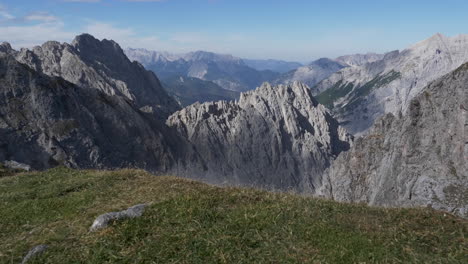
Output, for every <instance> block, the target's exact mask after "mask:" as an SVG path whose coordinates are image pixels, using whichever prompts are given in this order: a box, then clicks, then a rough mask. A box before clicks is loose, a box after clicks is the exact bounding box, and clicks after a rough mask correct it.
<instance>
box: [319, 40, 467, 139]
mask: <svg viewBox="0 0 468 264" xmlns="http://www.w3.org/2000/svg"><path fill="white" fill-rule="evenodd" d="M467 61H468V35H459V36H456V37H445V36H443V35H441V34H436V35H434V36H433V37H431V38H429V39H427V40H425V41H422V42H420V43H417V44H415V45H413V46H412V47H410V48H408V49H405V50H403V51H401V52H400V51H394V52H389V53H387V54H385V56H384V58H383V59H382V60H379V61H375V62H371V63H367V64H364V65H362V66H359V67H348V68H345V69H342V70H340V71H338V72H336V73H334V74H332V75H331V76H330V77H329V78H327V79H325V80H323V81H322V82H320V83H319V84H318V85H317V86H316V87H315V88H314V89H315V90H317V91H318V92H322V94H320V96H319V97H318V100H319V102H321V103H323V104H325V105H327V106H328V107H329V108H330V109H332V111H333V113H334V116H335V117H336V118H337V119H338V120H339V121H340V123H341V124H343V125H344V126H345V127H346V128H347V129H348V130H349V131H350V132H351V133H353V134H362V133H364V132H365V131H366V130H367V129H368V128H370V127H371V126H372V124H373V122H374V120H375V119H376V118H378V117H380V116H382V115H383V114H384V113H393V114H397V113H398V112H400V111H402V112H403V113H404V112H406V110H407V109H408V106H409V103H410V101H411V99H412V98H413V97H414V96H415V95H416V94H418V93H419V92H420V91H421V90H422V89H423V88H424V87H425V86H426V85H427V84H428V83H429V82H431V81H433V80H435V79H437V78H439V77H441V76H443V75H444V74H447V73H449V72H451V71H453V70H455V69H456V68H457V67H459V66H460V65H461V64H463V63H464V62H467Z"/></svg>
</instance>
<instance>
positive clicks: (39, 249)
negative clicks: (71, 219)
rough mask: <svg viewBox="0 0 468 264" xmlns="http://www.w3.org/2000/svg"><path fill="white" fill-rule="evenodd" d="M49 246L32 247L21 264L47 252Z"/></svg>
mask: <svg viewBox="0 0 468 264" xmlns="http://www.w3.org/2000/svg"><path fill="white" fill-rule="evenodd" d="M48 247H49V246H47V245H38V246H35V247H33V248H32V249H31V250H29V252H28V254H26V256H25V257H24V258H23V261H21V264H25V263H27V262H28V261H29V260H30V259H31V258H33V257H35V256H37V255H39V254H42V253H43V252H44V251H46V250H47V248H48Z"/></svg>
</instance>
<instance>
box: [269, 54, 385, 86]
mask: <svg viewBox="0 0 468 264" xmlns="http://www.w3.org/2000/svg"><path fill="white" fill-rule="evenodd" d="M382 57H383V55H381V54H375V53H367V54H354V55H346V56H341V57H338V58H336V59H329V58H321V59H318V60H315V61H313V62H311V63H309V64H308V65H305V66H301V67H299V68H297V69H294V70H291V71H289V72H287V73H283V74H281V75H280V77H279V78H277V79H276V80H272V83H275V84H288V83H293V82H296V81H299V82H302V83H305V84H307V85H308V86H309V87H312V88H313V87H314V86H315V85H316V84H317V83H319V82H320V81H322V80H324V79H326V78H328V77H329V76H330V75H332V74H333V73H335V72H337V71H339V70H341V69H343V68H346V67H353V66H360V65H362V64H365V63H369V62H374V61H376V60H379V59H381V58H382ZM313 92H314V94H316V93H318V91H313Z"/></svg>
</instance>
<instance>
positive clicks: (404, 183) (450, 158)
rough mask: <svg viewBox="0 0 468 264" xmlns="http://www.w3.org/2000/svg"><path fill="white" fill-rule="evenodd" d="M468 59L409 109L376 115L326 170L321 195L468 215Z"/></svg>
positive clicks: (429, 87)
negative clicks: (396, 112)
mask: <svg viewBox="0 0 468 264" xmlns="http://www.w3.org/2000/svg"><path fill="white" fill-rule="evenodd" d="M467 91H468V64H464V65H463V66H461V67H460V68H458V69H457V70H455V71H454V72H452V73H449V74H447V75H446V76H444V77H442V78H440V79H439V80H437V81H435V82H433V83H431V84H430V85H429V86H427V87H426V88H424V89H423V90H422V91H421V92H420V93H419V94H418V95H417V96H415V97H414V98H413V100H411V102H410V103H409V107H408V111H407V112H406V114H404V115H402V114H401V113H400V114H397V115H396V116H395V115H393V114H391V113H389V114H387V115H385V116H384V117H383V118H381V119H378V120H377V121H376V123H375V125H374V126H373V128H372V129H371V130H370V131H369V133H368V135H366V136H365V137H363V138H359V139H357V140H356V141H355V142H354V146H353V148H352V149H351V150H350V151H348V152H345V153H342V154H340V156H339V157H338V158H337V159H336V160H335V161H334V162H333V164H332V166H331V167H330V168H329V169H328V170H327V172H326V173H325V176H324V179H323V185H322V187H321V188H320V190H319V192H318V193H319V194H321V195H323V196H325V197H329V198H332V199H335V200H338V201H349V202H365V203H369V204H372V205H382V206H398V207H400V206H408V207H412V206H431V207H433V208H435V209H440V210H445V211H449V212H452V213H454V214H457V215H460V216H463V217H468V94H467Z"/></svg>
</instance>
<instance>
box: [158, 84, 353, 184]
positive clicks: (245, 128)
mask: <svg viewBox="0 0 468 264" xmlns="http://www.w3.org/2000/svg"><path fill="white" fill-rule="evenodd" d="M167 124H168V125H169V126H171V127H174V128H176V129H177V130H178V132H179V133H180V134H181V135H182V136H183V137H185V138H186V139H187V140H188V141H189V142H191V143H192V144H193V147H194V149H195V151H196V152H197V153H198V154H200V156H201V157H202V159H203V160H202V161H198V160H197V161H193V162H187V164H186V166H185V167H179V168H178V171H177V172H176V173H177V174H179V175H184V174H185V175H190V177H194V178H199V179H202V180H205V181H208V182H212V183H218V184H220V183H221V184H222V183H229V184H240V185H251V186H257V187H265V188H273V189H282V190H285V189H295V190H299V191H307V192H312V191H314V190H315V188H316V187H317V186H318V184H319V183H320V182H321V175H322V172H323V171H324V170H325V169H326V168H327V167H328V165H329V164H330V160H331V159H333V158H334V157H336V156H337V155H338V154H339V153H340V152H342V151H344V150H347V149H349V146H350V143H351V138H350V136H349V135H348V134H347V133H346V131H345V130H344V129H343V128H341V127H340V126H338V123H337V121H336V120H334V119H333V117H332V116H331V115H330V114H329V113H328V111H327V110H326V108H325V107H324V106H323V105H320V104H318V103H317V101H315V99H314V98H313V97H312V94H311V91H310V89H309V88H308V87H307V86H305V85H303V84H300V83H297V82H296V83H293V84H291V85H279V86H275V87H272V86H271V85H270V84H268V83H265V84H263V85H262V86H261V87H259V88H257V89H256V90H254V91H249V92H246V93H242V94H241V96H240V99H239V101H237V102H226V101H219V102H212V103H204V104H194V105H191V106H188V107H186V108H184V109H182V110H181V111H178V112H176V113H174V114H173V115H171V116H170V117H169V119H168V121H167ZM193 164H195V165H197V166H198V164H203V166H202V167H199V168H193V167H192V165H193Z"/></svg>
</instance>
